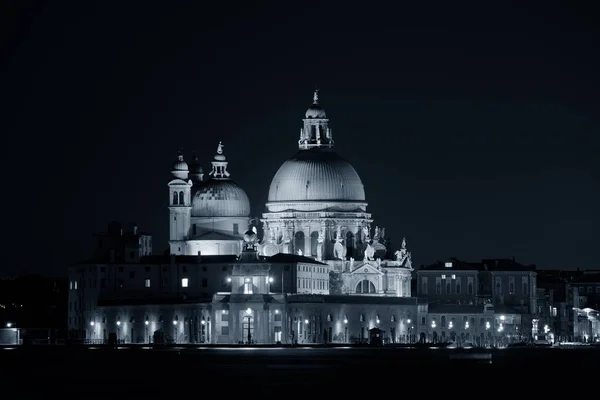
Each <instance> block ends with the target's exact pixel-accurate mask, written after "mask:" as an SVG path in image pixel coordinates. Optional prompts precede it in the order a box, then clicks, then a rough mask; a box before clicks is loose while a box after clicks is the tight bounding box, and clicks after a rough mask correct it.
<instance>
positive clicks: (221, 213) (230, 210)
mask: <svg viewBox="0 0 600 400" xmlns="http://www.w3.org/2000/svg"><path fill="white" fill-rule="evenodd" d="M249 215H250V200H249V199H248V196H247V195H246V192H244V190H243V189H242V188H241V187H239V186H238V185H237V184H236V183H235V182H233V181H231V180H228V179H227V180H219V179H210V180H208V181H206V182H203V183H202V184H201V185H200V187H199V188H198V190H197V191H196V193H195V194H194V198H193V199H192V217H248V216H249Z"/></svg>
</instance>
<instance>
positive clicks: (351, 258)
mask: <svg viewBox="0 0 600 400" xmlns="http://www.w3.org/2000/svg"><path fill="white" fill-rule="evenodd" d="M353 269H354V257H350V271H352V270H353Z"/></svg>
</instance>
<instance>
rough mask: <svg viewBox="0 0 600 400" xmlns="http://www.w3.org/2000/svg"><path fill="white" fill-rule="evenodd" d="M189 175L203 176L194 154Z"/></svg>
mask: <svg viewBox="0 0 600 400" xmlns="http://www.w3.org/2000/svg"><path fill="white" fill-rule="evenodd" d="M189 168H190V173H192V174H203V173H204V170H203V169H202V165H201V164H200V161H199V160H198V157H197V156H196V155H195V154H194V159H193V161H192V162H191V164H190V166H189Z"/></svg>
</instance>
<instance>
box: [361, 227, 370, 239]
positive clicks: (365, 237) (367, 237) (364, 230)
mask: <svg viewBox="0 0 600 400" xmlns="http://www.w3.org/2000/svg"><path fill="white" fill-rule="evenodd" d="M362 230H363V236H364V239H365V242H367V241H369V237H370V236H369V227H368V226H367V225H365V226H363V228H362Z"/></svg>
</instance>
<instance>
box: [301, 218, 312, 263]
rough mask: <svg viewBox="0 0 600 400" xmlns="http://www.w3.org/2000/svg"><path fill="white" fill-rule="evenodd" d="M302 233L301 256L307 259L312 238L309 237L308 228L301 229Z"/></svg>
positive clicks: (309, 254)
mask: <svg viewBox="0 0 600 400" xmlns="http://www.w3.org/2000/svg"><path fill="white" fill-rule="evenodd" d="M303 231H304V250H302V252H303V254H304V255H305V256H307V257H310V256H311V248H310V245H311V242H312V238H311V236H310V233H311V232H310V226H305V227H304V228H303Z"/></svg>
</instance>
